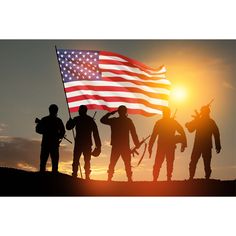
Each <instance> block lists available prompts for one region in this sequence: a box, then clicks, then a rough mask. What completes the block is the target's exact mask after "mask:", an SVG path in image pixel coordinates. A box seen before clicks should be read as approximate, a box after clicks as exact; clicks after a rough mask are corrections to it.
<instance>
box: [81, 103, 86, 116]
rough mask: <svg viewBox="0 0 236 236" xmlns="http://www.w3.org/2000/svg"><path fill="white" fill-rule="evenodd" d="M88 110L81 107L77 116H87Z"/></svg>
mask: <svg viewBox="0 0 236 236" xmlns="http://www.w3.org/2000/svg"><path fill="white" fill-rule="evenodd" d="M87 111H88V108H87V106H85V105H81V106H80V107H79V115H80V116H85V115H86V114H87Z"/></svg>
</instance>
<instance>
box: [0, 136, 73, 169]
mask: <svg viewBox="0 0 236 236" xmlns="http://www.w3.org/2000/svg"><path fill="white" fill-rule="evenodd" d="M40 148H41V141H39V140H31V139H25V138H19V137H10V136H0V165H1V166H6V167H13V168H20V169H25V170H29V171H36V170H38V168H39V156H40ZM71 161H72V151H71V150H69V149H68V147H67V146H66V145H63V146H61V147H60V162H62V163H64V164H65V163H67V162H68V163H70V164H68V163H67V166H69V168H70V169H71ZM49 163H50V161H49ZM50 166H51V165H50V164H49V167H50ZM64 169H65V166H64Z"/></svg>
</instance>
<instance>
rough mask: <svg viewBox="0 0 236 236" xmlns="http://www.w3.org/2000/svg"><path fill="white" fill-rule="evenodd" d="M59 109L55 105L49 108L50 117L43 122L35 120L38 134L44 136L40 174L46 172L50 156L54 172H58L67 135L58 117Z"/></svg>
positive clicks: (46, 117) (42, 120)
mask: <svg viewBox="0 0 236 236" xmlns="http://www.w3.org/2000/svg"><path fill="white" fill-rule="evenodd" d="M57 112H58V107H57V105H55V104H52V105H50V106H49V116H45V117H43V118H42V119H41V120H39V119H38V118H36V119H35V123H37V125H36V132H37V133H39V134H42V135H43V137H42V143H41V153H40V172H44V171H45V169H46V164H47V160H48V156H49V154H50V156H51V161H52V172H54V173H56V172H58V162H59V145H60V142H61V140H62V138H63V137H64V135H65V127H64V124H63V122H62V120H61V119H60V118H58V117H57Z"/></svg>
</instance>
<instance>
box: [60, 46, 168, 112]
mask: <svg viewBox="0 0 236 236" xmlns="http://www.w3.org/2000/svg"><path fill="white" fill-rule="evenodd" d="M57 58H58V62H59V66H60V71H61V75H62V79H63V83H64V87H65V94H66V97H67V102H68V106H69V110H70V112H77V111H78V108H79V106H80V105H87V107H88V109H97V110H107V111H112V110H114V109H117V108H118V107H119V106H120V105H125V106H126V107H127V108H128V112H129V113H132V114H142V115H146V116H150V115H153V114H161V113H162V112H161V110H162V107H163V106H164V107H166V106H168V98H169V94H170V81H169V80H167V79H166V76H165V73H166V69H165V67H164V66H161V67H159V68H158V69H153V68H151V67H148V66H146V65H144V64H143V63H140V62H138V61H136V60H133V59H130V58H128V57H125V56H123V55H120V54H117V53H113V52H107V51H92V50H68V49H57Z"/></svg>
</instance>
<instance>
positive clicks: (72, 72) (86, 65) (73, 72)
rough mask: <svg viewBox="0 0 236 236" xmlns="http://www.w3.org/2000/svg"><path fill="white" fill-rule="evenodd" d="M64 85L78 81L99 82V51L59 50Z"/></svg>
mask: <svg viewBox="0 0 236 236" xmlns="http://www.w3.org/2000/svg"><path fill="white" fill-rule="evenodd" d="M57 54H58V60H59V65H60V68H61V74H62V78H63V81H64V83H66V82H71V81H76V80H99V79H101V72H100V71H99V67H98V65H99V53H98V51H84V50H83V51H82V50H81V51H79V50H76V51H75V50H63V49H62V50H60V49H59V50H57Z"/></svg>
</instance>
